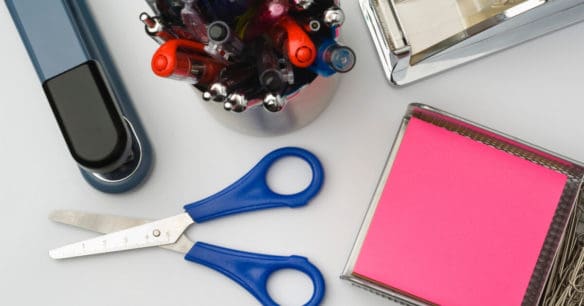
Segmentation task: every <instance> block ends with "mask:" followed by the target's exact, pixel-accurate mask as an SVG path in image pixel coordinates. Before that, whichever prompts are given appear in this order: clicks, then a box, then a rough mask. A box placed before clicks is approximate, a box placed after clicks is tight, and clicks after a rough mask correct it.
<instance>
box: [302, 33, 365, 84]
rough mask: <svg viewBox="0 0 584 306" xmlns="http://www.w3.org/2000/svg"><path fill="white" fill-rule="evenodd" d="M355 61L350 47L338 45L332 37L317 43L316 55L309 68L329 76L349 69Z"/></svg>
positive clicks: (355, 58)
mask: <svg viewBox="0 0 584 306" xmlns="http://www.w3.org/2000/svg"><path fill="white" fill-rule="evenodd" d="M356 61H357V57H356V56H355V52H354V51H353V50H352V49H351V48H349V47H346V46H342V45H339V44H338V43H337V42H336V41H335V40H334V39H327V40H325V41H323V42H322V43H321V44H320V45H319V48H318V57H317V59H316V61H315V62H314V64H313V65H312V66H311V67H310V69H311V70H312V71H314V72H315V73H318V74H320V75H322V76H324V77H329V76H331V75H333V74H335V73H336V72H340V73H347V72H349V71H351V70H352V69H353V67H355V62H356Z"/></svg>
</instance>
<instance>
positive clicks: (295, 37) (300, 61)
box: [276, 17, 317, 68]
mask: <svg viewBox="0 0 584 306" xmlns="http://www.w3.org/2000/svg"><path fill="white" fill-rule="evenodd" d="M278 29H281V30H283V31H285V32H286V36H287V39H286V42H285V43H284V46H283V48H284V52H285V53H287V54H288V57H289V58H290V62H291V63H292V65H294V66H296V67H300V68H307V67H309V66H310V65H312V64H313V63H314V61H315V60H316V55H317V50H316V46H315V45H314V42H313V41H312V39H310V36H308V34H307V33H306V32H305V31H304V29H302V27H301V26H300V25H299V24H298V23H296V21H294V20H293V19H292V18H290V17H285V18H282V20H281V21H280V22H279V23H278ZM276 35H277V34H276Z"/></svg>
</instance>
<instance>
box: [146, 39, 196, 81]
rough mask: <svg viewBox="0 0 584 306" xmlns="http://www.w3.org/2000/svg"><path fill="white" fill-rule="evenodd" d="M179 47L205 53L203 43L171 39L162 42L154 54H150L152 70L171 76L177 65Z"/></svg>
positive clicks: (164, 75)
mask: <svg viewBox="0 0 584 306" xmlns="http://www.w3.org/2000/svg"><path fill="white" fill-rule="evenodd" d="M179 48H185V49H188V50H192V51H193V52H196V53H200V54H205V45H203V44H201V43H199V42H195V41H190V40H186V39H172V40H169V41H167V42H166V43H164V44H162V45H161V46H160V47H159V48H158V50H156V53H154V56H152V62H151V66H152V71H153V72H154V73H155V74H156V75H158V76H160V77H164V78H167V77H169V76H171V75H172V74H173V73H174V71H175V69H176V66H177V63H178V61H177V51H178V49H179Z"/></svg>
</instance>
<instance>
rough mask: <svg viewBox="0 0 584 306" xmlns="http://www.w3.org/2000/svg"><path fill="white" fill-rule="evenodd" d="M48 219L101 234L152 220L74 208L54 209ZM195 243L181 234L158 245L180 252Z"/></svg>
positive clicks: (187, 249)
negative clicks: (170, 241) (176, 239)
mask: <svg viewBox="0 0 584 306" xmlns="http://www.w3.org/2000/svg"><path fill="white" fill-rule="evenodd" d="M49 220H51V221H54V222H58V223H62V224H67V225H71V226H75V227H78V228H82V229H86V230H90V231H93V232H97V233H101V234H109V233H113V232H117V231H121V230H125V229H128V228H131V227H134V226H138V225H142V224H146V223H148V222H151V221H152V220H147V219H139V218H130V217H123V216H115V215H105V214H95V213H88V212H82V211H74V210H56V211H53V212H52V213H51V214H50V215H49ZM194 244H195V243H194V242H193V241H191V240H190V239H189V238H188V237H187V236H186V235H184V234H183V235H181V236H180V238H178V241H177V242H176V243H173V244H168V245H161V246H159V247H161V248H163V249H167V250H171V251H175V252H178V253H181V254H184V253H186V252H188V251H189V250H190V249H191V248H192V247H193V245H194Z"/></svg>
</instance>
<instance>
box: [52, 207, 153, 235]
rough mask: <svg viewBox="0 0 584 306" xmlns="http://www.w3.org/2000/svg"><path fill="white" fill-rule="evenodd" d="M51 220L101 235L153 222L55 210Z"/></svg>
mask: <svg viewBox="0 0 584 306" xmlns="http://www.w3.org/2000/svg"><path fill="white" fill-rule="evenodd" d="M49 220H51V221H54V222H58V223H62V224H67V225H72V226H75V227H79V228H82V229H86V230H89V231H92V232H97V233H101V234H109V233H113V232H117V231H121V230H125V229H128V228H130V227H134V226H138V225H142V224H146V223H148V222H151V221H152V220H146V219H138V218H129V217H122V216H114V215H102V214H94V213H87V212H82V211H73V210H55V211H53V212H52V213H51V214H50V215H49Z"/></svg>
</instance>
